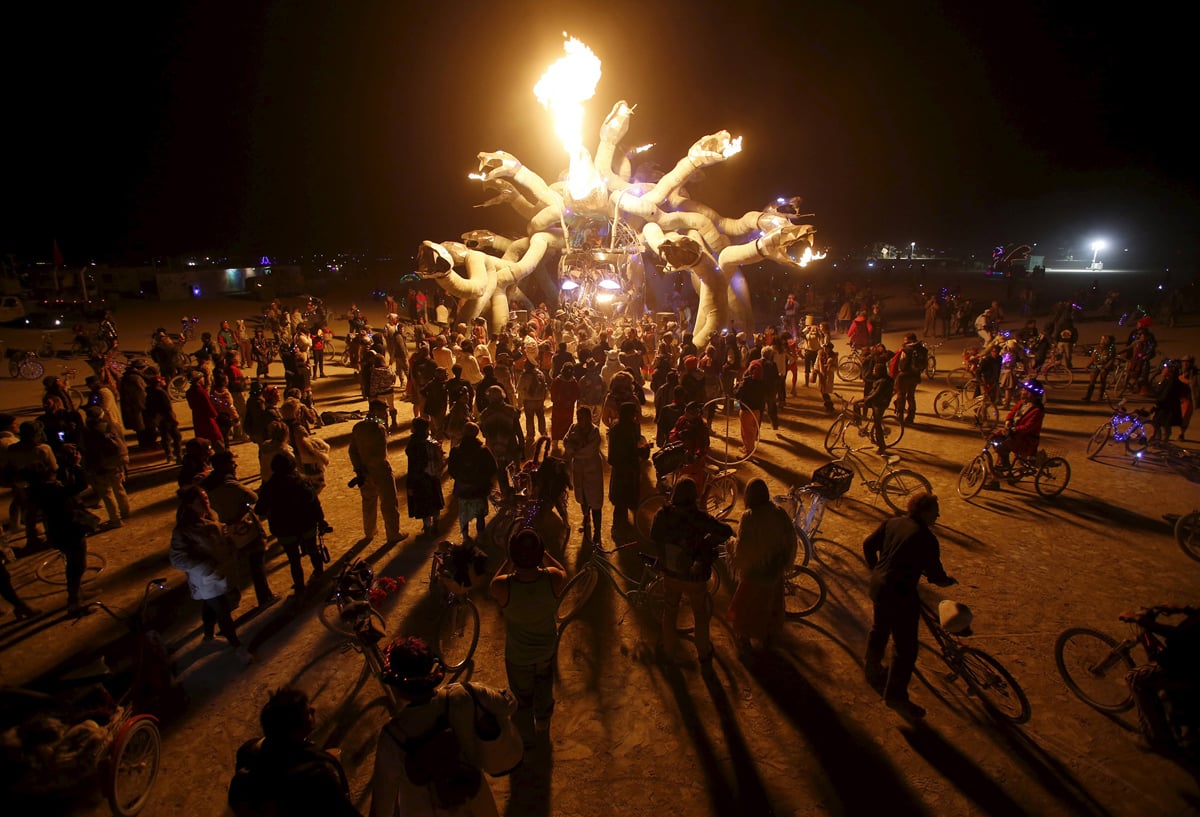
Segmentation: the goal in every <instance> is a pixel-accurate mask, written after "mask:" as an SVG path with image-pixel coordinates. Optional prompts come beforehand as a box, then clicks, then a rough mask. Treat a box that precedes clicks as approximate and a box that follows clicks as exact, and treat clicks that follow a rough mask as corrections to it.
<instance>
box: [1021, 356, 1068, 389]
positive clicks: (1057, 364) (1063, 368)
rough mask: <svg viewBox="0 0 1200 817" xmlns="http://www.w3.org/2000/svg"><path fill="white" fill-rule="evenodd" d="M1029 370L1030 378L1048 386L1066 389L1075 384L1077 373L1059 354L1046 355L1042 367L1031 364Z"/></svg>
mask: <svg viewBox="0 0 1200 817" xmlns="http://www.w3.org/2000/svg"><path fill="white" fill-rule="evenodd" d="M1028 368H1029V376H1030V377H1036V378H1037V379H1038V380H1041V381H1042V382H1043V383H1045V384H1046V385H1047V386H1055V387H1059V388H1065V387H1066V386H1070V385H1071V384H1072V383H1074V382H1075V373H1074V372H1072V371H1071V368H1070V367H1069V366H1067V364H1065V363H1063V359H1062V356H1061V355H1059V354H1058V353H1057V352H1051V353H1050V354H1048V355H1046V359H1045V360H1044V361H1042V365H1041V366H1033V365H1032V364H1031V365H1030V366H1029V367H1028Z"/></svg>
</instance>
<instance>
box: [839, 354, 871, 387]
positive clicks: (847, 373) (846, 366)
mask: <svg viewBox="0 0 1200 817" xmlns="http://www.w3.org/2000/svg"><path fill="white" fill-rule="evenodd" d="M865 361H866V358H865V352H864V350H863V349H860V348H858V347H857V346H851V347H850V352H849V354H847V355H846V356H845V357H843V358H841V359H840V360H839V361H838V366H837V376H838V377H839V378H840V379H841V380H843V381H845V382H846V383H852V382H854V381H855V380H862V376H863V363H864V362H865Z"/></svg>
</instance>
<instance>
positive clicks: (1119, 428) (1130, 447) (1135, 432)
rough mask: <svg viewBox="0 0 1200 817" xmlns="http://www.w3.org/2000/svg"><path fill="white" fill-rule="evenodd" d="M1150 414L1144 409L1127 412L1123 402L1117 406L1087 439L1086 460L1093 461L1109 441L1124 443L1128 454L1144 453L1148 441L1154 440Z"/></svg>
mask: <svg viewBox="0 0 1200 817" xmlns="http://www.w3.org/2000/svg"><path fill="white" fill-rule="evenodd" d="M1149 419H1150V412H1149V411H1147V410H1146V409H1134V410H1133V411H1129V410H1128V409H1126V407H1125V401H1124V400H1122V401H1121V402H1120V403H1118V404H1117V407H1116V411H1115V413H1114V414H1113V416H1112V417H1111V418H1109V419H1108V420H1105V421H1104V422H1103V423H1102V424H1101V425H1100V427H1099V428H1097V429H1096V430H1095V431H1094V432H1092V436H1091V437H1089V438H1088V443H1087V458H1088V459H1089V460H1094V459H1096V457H1098V456H1100V452H1101V451H1103V450H1104V447H1105V446H1106V445H1108V442H1109V441H1110V440H1112V441H1115V442H1119V443H1124V444H1125V450H1126V451H1128V452H1129V453H1130V454H1137V453H1138V452H1140V451H1145V450H1146V446H1147V445H1149V441H1150V440H1151V439H1153V438H1154V431H1155V429H1154V424H1153V423H1151V422H1149Z"/></svg>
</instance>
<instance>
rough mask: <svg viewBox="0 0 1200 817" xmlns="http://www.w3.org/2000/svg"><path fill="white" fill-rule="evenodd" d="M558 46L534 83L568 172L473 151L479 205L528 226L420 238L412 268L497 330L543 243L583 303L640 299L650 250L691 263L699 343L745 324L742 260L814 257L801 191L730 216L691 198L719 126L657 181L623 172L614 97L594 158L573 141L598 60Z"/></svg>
mask: <svg viewBox="0 0 1200 817" xmlns="http://www.w3.org/2000/svg"><path fill="white" fill-rule="evenodd" d="M565 50H566V55H565V56H564V57H563V58H561V59H560V60H559V61H558V62H556V63H555V64H554V65H553V66H551V67H550V69H548V70H547V72H546V73H545V74H544V75H543V76H542V78H541V80H539V82H538V84H537V86H536V87H535V89H534V92H535V94H536V95H537V96H538V99H539V100H540V101H541V102H542V104H543V105H545V106H546V107H547V108H548V109H549V110H550V111H551V112H552V113H553V114H554V116H555V120H556V123H557V130H558V133H559V135H560V137H561V138H562V140H563V146H564V148H565V149H566V151H567V154H568V156H569V162H570V164H569V172H568V174H567V177H566V179H564V180H563V181H559V182H555V183H553V184H547V183H546V181H545V180H544V179H543V178H542V177H541V176H539V175H538V174H537V173H535V172H534V171H532V170H530V169H529V168H528V167H526V166H525V165H524V164H523V163H522V162H521V161H520V160H518V159H517V158H516V157H515V156H513V155H512V154H509V153H506V152H504V151H493V152H484V153H480V154H479V155H478V158H479V172H478V173H474V174H471V177H472V178H475V179H478V180H480V181H482V182H483V185H484V188H485V190H488V191H490V192H493V193H494V195H493V197H492V198H491V199H489V200H488V201H485V202H484V203H483V204H481V205H478V206H481V207H486V206H493V205H497V204H508V205H509V206H511V207H512V208H513V209H514V210H515V211H516V212H517V213H518V214H519V215H520V216H521V217H522V218H523V219H525V221H526V222H527V227H526V236H525V237H522V238H519V239H509V238H506V237H504V236H501V235H497V234H495V233H493V232H491V231H489V230H473V231H471V232H468V233H464V234H463V235H462V240H461V241H444V242H441V243H435V242H432V241H425V242H422V244H421V247H420V250H419V252H418V274H419V275H421V276H422V277H424V278H431V279H435V280H436V281H437V282H438V284H439V285H440V286H441V287H442V288H443V289H445V290H446V291H447V292H449V293H451V294H452V295H454V296H456V297H457V298H459V299H461V301H462V303H461V304H460V307H459V316H460V320H463V321H467V322H469V321H471V320H473V319H474V318H475V317H477V316H479V315H485V316H486V317H488V319H489V322H490V324H491V326H492V329H493V330H496V329H499V328H500V327H502V326H504V325H505V324H506V323H507V322H508V317H509V298H510V297H515V296H523V293H521V292H520V285H521V282H522V281H523V280H524V279H525V278H527V277H528V276H530V275H531V274H533V273H534V272H535V270H537V268H538V267H539V265H540V264H541V263H542V261H543V260H545V259H547V258H553V257H554V255H553V254H557V257H558V263H557V270H558V278H559V280H558V282H557V283H558V286H559V287H560V288H561V289H562V290H563V292H564V293H569V294H571V295H572V296H573V297H575V298H577V299H579V300H580V302H582V303H584V304H586V305H589V306H590V305H592V304H594V303H604V302H605V301H606V300H608V301H611V300H612V299H613V297H614V296H613V292H614V291H621V292H624V293H627V295H626V296H625V297H626V298H627V299H628V302H627V309H631V310H635V311H636V310H640V308H641V304H640V298H639V295H638V294H639V293H643V292H644V291H645V283H646V280H645V279H646V268H645V260H644V253H645V251H646V250H649V251H650V252H651V253H653V254H654V255H655V256H656V257H657V258H658V259H659V260H660V261H661V263H662V265H663V268H664V271H682V270H687V271H689V272H690V274H691V281H692V286H693V287H694V288H695V290H696V293H697V294H698V295H699V301H700V303H699V308H698V310H697V313H696V323H695V327H694V330H693V336H694V339H695V342H696V343H697V344H698V345H700V346H701V347H703V345H704V343H705V342H706V341H707V340H708V338H709V337H710V336H711V335H712V334H713V333H714V332H717V331H719V330H720V329H721V328H723V327H729V326H731V325H732V326H734V327H735V328H745V327H750V326H752V325H753V323H752V320H751V309H750V292H749V288H748V285H747V283H746V278H745V276H744V274H743V272H742V267H744V266H745V265H747V264H754V263H757V262H759V261H761V260H764V259H769V260H772V261H776V262H778V263H780V264H785V265H787V266H791V267H796V268H802V267H804V266H806V265H807V264H808V263H809V262H810V261H812V260H815V259H818V258H822V257H823V255H820V254H814V253H813V251H812V244H813V236H814V233H815V230H814V228H813V226H812V225H811V224H805V223H802V221H803V219H805V218H808V217H809V215H801V213H800V211H799V202H800V200H799V199H798V198H793V199H790V200H779V201H777V202H776V203H774V204H771V205H769V206H767V207H765V208H763V209H762V210H751V211H749V212H747V213H745V214H743V215H742V216H741V217H739V218H728V217H725V216H722V215H721V214H720V213H718V212H716V210H714V209H713V208H711V207H709V206H708V205H705V204H704V203H702V202H700V201H698V200H696V199H694V198H692V197H691V196H690V194H689V193H688V191H687V187H686V185H687V183H688V181H689V180H694V179H695V178H696V174H697V171H699V170H701V169H702V168H706V167H712V166H713V165H716V164H719V163H721V162H724V161H725V160H726V159H728V158H730V157H731V156H734V155H736V154H737V153H738V152H739V151H740V150H741V138H740V137H739V138H736V139H735V138H733V137H732V136H731V135H730V134H729V132H728V131H719V132H717V133H714V134H710V135H708V136H705V137H703V138H701V139H699V140H698V141H697V142H696V143H695V144H693V145H692V146H691V148H690V149H689V150H688V153H687V155H686V156H684V157H683V158H681V159H680V160H679V161H678V162H677V163H676V164H675V167H674V168H673V169H672V170H671V171H670V172H668V173H667V174H666V175H664V176H663V177H662V178H661V179H659V180H658V181H657V182H655V183H652V184H651V183H635V182H633V181H631V178H632V161H631V155H632V154H634V153H636V152H640V150H642V149H641V148H639V149H637V150H635V151H629V152H624V151H620V142H621V140H622V139H623V138H624V137H625V135H626V133H627V131H628V129H629V121H630V118H631V116H632V115H633V112H634V108H633V107H631V106H630V105H628V104H626V102H625V101H624V100H621V101H619V102H617V104H616V105H614V106H613V108H612V110H611V111H610V112H609V114H608V116H607V117H606V118H605V120H604V123H603V125H602V126H601V128H600V139H599V144H598V146H597V149H596V155H595V158H593V157H592V156H591V154H590V153H589V152H588V150H587V148H585V147H584V146H583V140H582V137H581V130H582V124H581V123H582V119H583V103H584V102H585V101H587V100H588V99H590V98H591V97H592V95H593V94H594V92H595V87H596V83H597V82H598V81H599V79H600V61H599V60H598V59H597V58H596V57H595V55H593V54H592V52H591V50H590V49H588V47H587V46H586V45H584V44H583V43H581V42H579V41H578V40H575V39H570V40H568V41H567V43H566V45H565ZM619 151H620V152H619ZM618 156H619V157H620V158H619V160H618V158H617V157H618Z"/></svg>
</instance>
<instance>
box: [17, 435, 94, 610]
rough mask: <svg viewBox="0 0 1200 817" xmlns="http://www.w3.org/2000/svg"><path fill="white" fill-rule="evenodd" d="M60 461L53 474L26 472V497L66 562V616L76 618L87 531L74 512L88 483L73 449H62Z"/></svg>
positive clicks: (43, 469) (37, 469)
mask: <svg viewBox="0 0 1200 817" xmlns="http://www.w3.org/2000/svg"><path fill="white" fill-rule="evenodd" d="M59 458H60V459H59V461H58V462H57V463H56V464H55V469H54V470H51V469H48V468H46V467H44V465H43V464H39V465H38V466H35V467H32V468H30V469H29V470H27V471H26V476H27V478H28V486H29V487H28V494H29V497H30V500H31V502H32V503H33V505H34V507H36V508H39V509H40V510H41V512H42V517H43V521H44V524H45V526H46V538H47V539H48V540H49V541H50V544H51V546H53V547H54V548H55V549H56V550H58V551H60V552H61V553H62V555H63V558H64V559H65V561H66V579H67V614H68V615H72V616H77V615H81V614H82V613H83V612H84V609H85V608H83V607H81V606H80V587H81V586H82V584H83V571H84V569H85V568H86V567H87V538H86V537H87V531H86V530H84V528H83V527H82V526H80V524H79V523H78V522H77V521H76V515H75V512H76V511H77V510H79V509H81V508H82V507H83V504H82V503H81V502H80V500H79V495H80V494H81V493H83V491H84V489H85V488H87V479H86V478H85V476H84V473H83V468H82V466H81V465H80V458H79V451H78V449H76V448H75V446H73V445H64V446H63V447H62V449H61V450H60V452H59Z"/></svg>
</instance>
